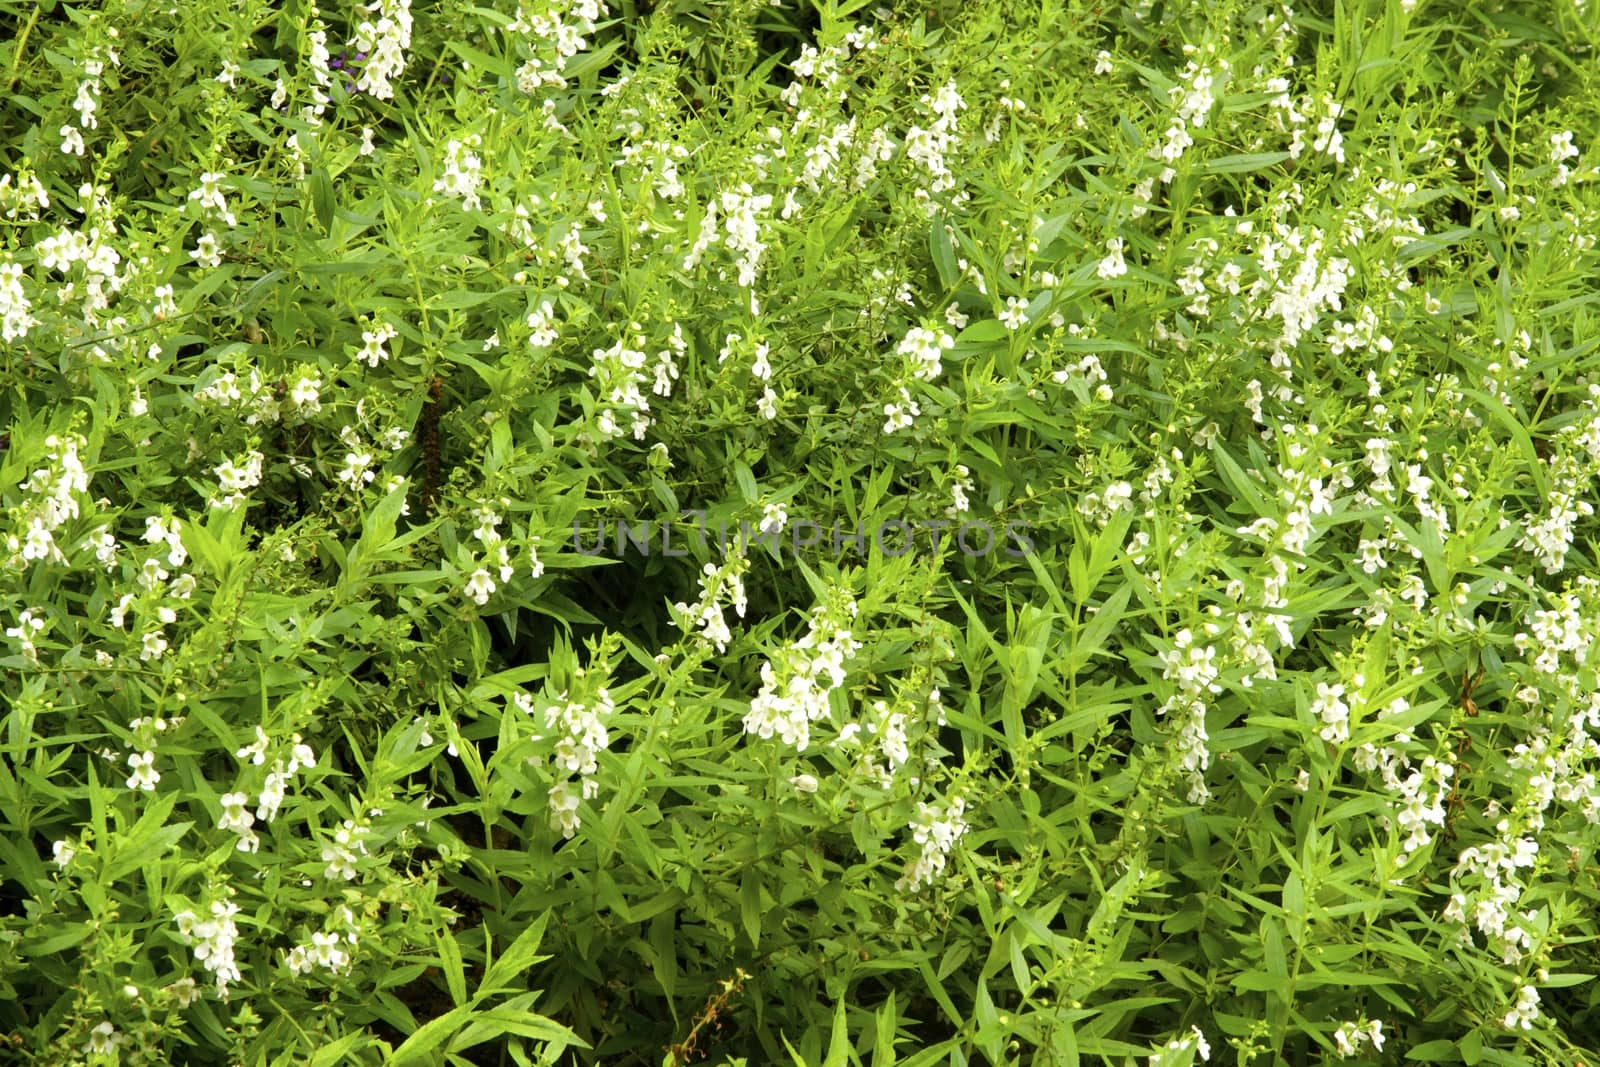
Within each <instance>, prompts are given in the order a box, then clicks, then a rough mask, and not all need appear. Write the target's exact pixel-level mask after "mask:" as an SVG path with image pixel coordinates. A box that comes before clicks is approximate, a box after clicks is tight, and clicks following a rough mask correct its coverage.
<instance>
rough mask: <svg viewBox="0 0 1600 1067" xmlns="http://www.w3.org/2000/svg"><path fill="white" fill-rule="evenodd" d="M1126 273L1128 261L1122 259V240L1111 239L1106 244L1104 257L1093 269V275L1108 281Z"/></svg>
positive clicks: (1117, 238) (1118, 238)
mask: <svg viewBox="0 0 1600 1067" xmlns="http://www.w3.org/2000/svg"><path fill="white" fill-rule="evenodd" d="M1126 273H1128V261H1127V260H1125V259H1123V258H1122V238H1120V237H1113V238H1111V240H1109V241H1107V242H1106V256H1105V258H1104V259H1102V260H1101V261H1100V265H1099V266H1098V267H1096V268H1095V274H1096V275H1098V276H1099V277H1100V278H1101V279H1103V280H1106V281H1109V280H1111V279H1112V278H1120V277H1122V276H1123V275H1124V274H1126Z"/></svg>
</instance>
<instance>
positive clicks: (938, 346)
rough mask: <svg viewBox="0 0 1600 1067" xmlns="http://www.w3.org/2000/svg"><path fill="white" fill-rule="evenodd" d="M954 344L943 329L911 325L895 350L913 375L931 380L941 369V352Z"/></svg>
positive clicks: (954, 340) (946, 350)
mask: <svg viewBox="0 0 1600 1067" xmlns="http://www.w3.org/2000/svg"><path fill="white" fill-rule="evenodd" d="M955 346H956V339H955V338H954V337H952V336H951V335H950V334H949V333H947V332H946V331H944V330H939V329H933V328H930V327H926V326H913V327H911V329H909V330H907V331H906V335H905V337H903V338H901V340H900V344H899V345H898V346H896V348H895V351H896V352H898V353H899V354H900V355H901V356H903V357H905V360H906V364H907V367H908V369H909V370H910V372H911V375H912V376H913V377H916V378H921V379H922V380H923V381H925V382H931V381H933V380H934V379H935V378H937V377H939V372H940V371H941V370H943V366H942V364H941V358H942V356H943V354H944V353H945V352H948V351H950V349H952V348H954V347H955Z"/></svg>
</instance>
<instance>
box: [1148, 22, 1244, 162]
mask: <svg viewBox="0 0 1600 1067" xmlns="http://www.w3.org/2000/svg"><path fill="white" fill-rule="evenodd" d="M1184 51H1185V52H1192V51H1194V47H1193V46H1192V45H1189V46H1185V48H1184ZM1217 69H1218V70H1220V71H1221V72H1222V73H1223V75H1224V76H1226V74H1227V71H1228V62H1227V60H1218V61H1217ZM1216 80H1217V75H1216V72H1214V71H1213V70H1212V68H1211V67H1209V66H1203V65H1201V64H1199V63H1197V62H1195V61H1194V60H1192V59H1191V60H1189V62H1188V64H1187V65H1186V66H1185V67H1184V68H1183V70H1181V71H1179V72H1178V84H1177V85H1174V86H1173V87H1172V88H1170V89H1168V90H1167V99H1168V100H1169V101H1171V102H1172V104H1173V114H1172V121H1171V122H1170V123H1169V124H1168V126H1167V133H1166V137H1165V139H1163V140H1161V141H1159V142H1155V143H1153V144H1151V146H1150V152H1149V155H1150V158H1151V159H1154V160H1157V161H1159V162H1161V163H1163V164H1165V166H1164V167H1163V168H1162V171H1161V175H1160V177H1161V183H1162V184H1163V185H1166V184H1170V183H1171V181H1172V179H1173V178H1175V177H1176V176H1177V171H1176V169H1174V166H1173V165H1174V164H1176V163H1177V162H1178V160H1180V159H1182V158H1183V153H1184V150H1185V149H1186V148H1188V147H1189V146H1190V145H1192V144H1194V137H1193V135H1192V134H1190V132H1189V131H1190V129H1191V128H1192V129H1200V128H1201V127H1203V126H1204V125H1205V124H1206V117H1207V116H1208V115H1210V114H1211V109H1212V108H1213V107H1215V106H1216V102H1217V84H1216Z"/></svg>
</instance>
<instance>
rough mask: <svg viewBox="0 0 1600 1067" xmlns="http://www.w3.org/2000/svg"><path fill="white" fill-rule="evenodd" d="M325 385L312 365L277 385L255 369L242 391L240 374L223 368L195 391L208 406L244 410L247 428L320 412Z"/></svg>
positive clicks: (302, 366) (305, 475)
mask: <svg viewBox="0 0 1600 1067" xmlns="http://www.w3.org/2000/svg"><path fill="white" fill-rule="evenodd" d="M322 384H323V383H322V374H321V372H320V371H318V370H317V368H316V367H314V366H311V365H309V364H302V365H301V366H299V367H297V368H296V369H295V370H294V371H292V372H291V373H290V375H289V376H288V377H286V378H284V379H280V381H279V382H277V383H273V382H269V381H267V380H265V379H263V378H262V377H261V372H260V371H258V370H256V369H255V368H253V367H252V368H251V369H250V372H249V375H248V377H247V378H246V379H245V380H244V382H243V383H242V388H241V382H240V378H239V375H238V373H237V372H236V371H233V370H226V369H222V370H219V372H218V373H217V374H216V375H215V376H214V377H212V378H211V379H210V381H208V382H207V384H205V385H203V386H201V387H200V388H198V389H196V390H195V391H194V399H195V402H196V403H197V404H200V405H202V406H204V407H217V408H222V409H225V410H232V409H234V408H236V407H237V408H241V409H243V410H244V411H245V416H244V422H245V425H247V426H255V425H259V424H266V425H269V426H270V425H272V424H274V423H277V422H280V421H283V420H284V419H285V417H286V416H288V417H290V418H294V419H299V420H305V419H309V418H310V417H311V416H313V415H315V414H317V413H318V412H320V411H321V410H322ZM247 394H248V395H247ZM285 401H287V403H285ZM309 471H310V468H309V467H306V468H305V471H304V472H302V473H303V476H304V477H310V474H309Z"/></svg>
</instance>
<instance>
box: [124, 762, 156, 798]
mask: <svg viewBox="0 0 1600 1067" xmlns="http://www.w3.org/2000/svg"><path fill="white" fill-rule="evenodd" d="M155 762H156V754H155V753H154V752H134V753H131V754H130V755H129V756H128V766H129V767H131V768H133V773H132V774H131V775H129V776H128V788H129V789H142V790H143V791H144V792H146V793H149V792H153V791H154V790H155V787H156V783H157V782H159V781H161V775H160V774H159V773H158V772H157V771H156V769H155Z"/></svg>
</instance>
